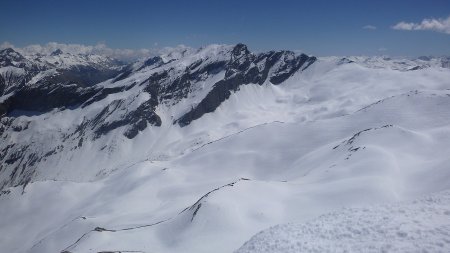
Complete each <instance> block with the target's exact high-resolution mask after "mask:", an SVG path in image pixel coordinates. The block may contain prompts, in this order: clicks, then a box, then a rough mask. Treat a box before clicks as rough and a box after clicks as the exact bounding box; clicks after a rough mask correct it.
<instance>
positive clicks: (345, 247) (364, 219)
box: [235, 191, 450, 253]
mask: <svg viewBox="0 0 450 253" xmlns="http://www.w3.org/2000/svg"><path fill="white" fill-rule="evenodd" d="M449 230H450V192H448V191H444V192H439V193H435V194H432V195H431V196H426V197H421V198H419V199H417V200H414V201H410V202H406V203H395V204H382V205H369V206H365V207H357V208H356V207H354V208H344V209H342V210H338V211H335V212H332V213H329V214H325V215H322V216H319V217H318V218H315V219H313V220H312V221H308V222H306V223H303V224H286V225H278V226H275V227H273V228H270V229H267V230H265V231H263V232H260V233H258V234H257V235H255V236H254V237H252V238H251V239H250V240H249V241H248V242H246V243H245V244H244V245H243V246H242V247H241V248H240V249H239V250H237V251H235V252H236V253H253V252H255V253H256V252H258V253H263V252H271V253H278V252H280V253H290V252H317V251H320V252H336V251H339V252H341V251H342V252H344V251H347V252H383V251H388V252H446V251H447V250H448V249H450V241H449V239H448V238H449V234H448V231H449Z"/></svg>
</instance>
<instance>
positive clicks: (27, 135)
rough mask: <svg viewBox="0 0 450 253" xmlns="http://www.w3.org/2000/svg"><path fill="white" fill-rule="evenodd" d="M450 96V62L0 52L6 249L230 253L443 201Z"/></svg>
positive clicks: (227, 48)
mask: <svg viewBox="0 0 450 253" xmlns="http://www.w3.org/2000/svg"><path fill="white" fill-rule="evenodd" d="M449 80H450V57H419V58H416V59H398V58H389V57H362V56H349V57H314V56H311V55H306V54H302V53H295V52H292V51H283V50H282V51H269V52H262V53H254V52H251V51H250V50H249V49H248V48H247V46H246V45H244V44H237V45H210V46H206V47H203V48H200V49H192V48H182V49H177V50H174V51H171V52H168V53H165V54H162V55H158V56H154V57H151V58H148V59H143V60H139V61H137V62H132V63H125V62H121V61H119V60H116V59H112V58H110V57H106V56H101V55H95V54H88V55H86V54H69V53H65V52H63V51H62V50H60V49H58V50H55V51H54V52H52V53H50V54H48V55H42V54H35V55H22V54H20V53H19V52H17V51H15V50H13V49H11V48H8V49H4V50H1V51H0V140H1V141H0V190H1V193H0V217H2V221H0V234H3V235H4V234H8V233H9V234H10V235H11V238H9V237H4V238H0V251H2V252H3V251H4V252H66V253H67V252H72V253H74V252H181V251H183V252H230V251H232V250H236V249H238V248H239V247H240V246H241V245H242V244H243V243H244V242H245V241H246V240H247V239H249V237H250V236H252V235H253V234H254V233H256V232H258V231H260V230H262V229H265V228H268V227H270V226H273V225H276V224H279V223H285V222H303V221H305V220H307V219H309V218H314V217H316V216H318V215H320V214H323V213H325V212H328V211H333V210H336V209H338V208H340V207H341V206H351V205H358V204H371V203H379V202H390V201H397V200H409V199H414V198H417V197H418V196H421V195H424V194H431V193H435V192H439V191H443V190H448V189H450V173H449V172H448V168H447V167H448V166H447V164H448V162H449V160H448V159H449V158H448V154H449V153H450V145H449V144H448V143H450V139H449V136H450V134H449V133H450V132H449V131H450V114H449V113H450V110H448V109H449V106H450V91H449V89H450V82H449ZM31 213H33V215H32V214H31ZM17 220H21V222H23V224H26V225H24V227H17ZM43 220H45V222H43V223H42V222H41V221H43ZM301 229H304V227H301ZM274 231H275V230H274ZM269 232H270V231H269ZM269 232H265V233H269ZM265 235H266V234H263V236H265ZM255 240H256V241H254V242H253V243H254V244H251V243H249V244H248V245H247V246H246V247H245V248H243V249H242V252H244V250H245V252H250V251H251V250H252V249H251V248H249V247H250V246H251V245H260V244H261V243H264V242H265V241H263V242H261V240H259V239H258V237H256V239H255ZM279 246H280V245H277V247H279ZM261 247H262V248H264V250H268V251H270V247H269V248H267V247H266V246H264V245H263V246H261ZM279 248H280V247H279ZM281 248H282V247H281ZM331 248H332V247H331ZM257 251H258V250H257V249H254V252H257Z"/></svg>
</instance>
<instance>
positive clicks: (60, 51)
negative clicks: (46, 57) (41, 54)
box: [50, 48, 63, 56]
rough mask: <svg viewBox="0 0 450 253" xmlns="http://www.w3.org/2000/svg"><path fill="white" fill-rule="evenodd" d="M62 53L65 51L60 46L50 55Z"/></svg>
mask: <svg viewBox="0 0 450 253" xmlns="http://www.w3.org/2000/svg"><path fill="white" fill-rule="evenodd" d="M62 53H63V51H62V50H61V49H59V48H58V49H56V50H55V51H53V52H52V53H51V54H50V55H51V56H57V55H61V54H62Z"/></svg>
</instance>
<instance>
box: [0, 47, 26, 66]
mask: <svg viewBox="0 0 450 253" xmlns="http://www.w3.org/2000/svg"><path fill="white" fill-rule="evenodd" d="M25 60H26V59H25V57H23V56H22V55H21V54H20V53H18V52H16V51H14V49H12V48H6V49H3V50H1V51H0V66H2V67H4V66H14V64H13V62H22V61H25Z"/></svg>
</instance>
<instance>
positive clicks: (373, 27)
mask: <svg viewBox="0 0 450 253" xmlns="http://www.w3.org/2000/svg"><path fill="white" fill-rule="evenodd" d="M363 29H366V30H376V29H377V27H376V26H374V25H365V26H363Z"/></svg>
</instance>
